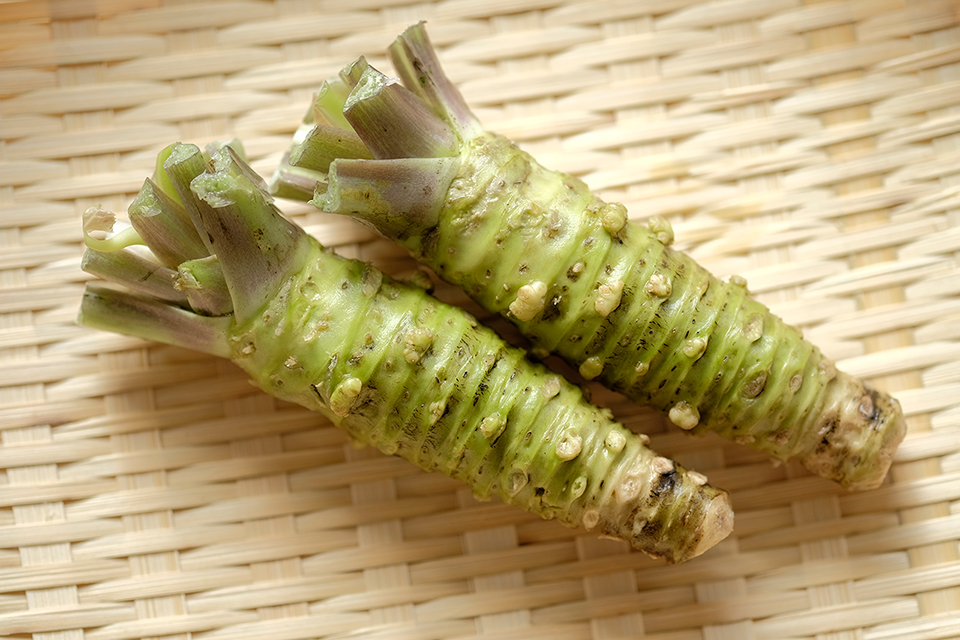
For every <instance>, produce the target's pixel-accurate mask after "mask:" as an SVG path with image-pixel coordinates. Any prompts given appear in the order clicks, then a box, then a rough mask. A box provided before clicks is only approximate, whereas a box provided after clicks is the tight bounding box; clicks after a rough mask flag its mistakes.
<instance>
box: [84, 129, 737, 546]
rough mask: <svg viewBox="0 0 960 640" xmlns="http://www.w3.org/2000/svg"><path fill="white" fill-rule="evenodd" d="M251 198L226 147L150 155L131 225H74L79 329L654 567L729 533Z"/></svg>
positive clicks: (712, 514)
mask: <svg viewBox="0 0 960 640" xmlns="http://www.w3.org/2000/svg"><path fill="white" fill-rule="evenodd" d="M264 186H265V185H263V183H262V181H261V180H260V178H259V177H258V176H256V174H254V173H253V171H252V170H251V169H250V168H249V167H248V166H247V165H246V163H245V162H244V161H243V159H242V157H241V155H240V153H239V151H237V150H236V149H234V148H233V146H232V145H224V146H221V147H220V148H219V150H215V151H213V152H212V157H211V156H209V155H207V154H204V153H203V152H201V150H200V149H199V148H197V147H195V146H192V145H184V144H176V145H172V146H171V147H169V148H168V149H166V150H165V151H164V152H163V153H161V154H160V157H159V159H158V164H157V170H156V173H155V175H154V179H153V180H147V181H146V182H145V184H144V186H143V189H142V190H141V192H140V194H139V195H138V197H137V198H136V199H135V200H134V202H133V203H132V205H131V206H130V209H129V212H128V213H129V218H130V222H131V224H132V227H131V228H129V229H127V230H125V231H123V232H120V233H117V234H115V235H110V233H111V231H112V227H113V222H114V221H113V216H112V214H110V213H109V212H104V211H100V210H97V209H94V210H91V211H89V212H88V215H87V216H86V219H85V236H86V239H87V245H88V250H87V254H86V256H85V259H84V268H85V269H86V270H87V271H89V272H90V273H92V274H94V275H96V276H98V277H100V278H102V279H104V280H107V281H109V282H111V283H112V284H104V283H99V282H92V283H90V284H89V285H88V287H87V290H86V293H85V295H84V298H83V302H82V306H81V311H80V322H81V323H83V324H85V325H87V326H90V327H94V328H99V329H103V330H107V331H114V332H118V333H124V334H129V335H134V336H139V337H142V338H145V339H148V340H156V341H160V342H165V343H169V344H173V345H178V346H182V347H186V348H190V349H195V350H198V351H202V352H206V353H210V354H214V355H217V356H221V357H224V358H229V359H231V360H232V361H233V362H235V363H236V364H237V365H238V366H239V367H240V368H242V369H243V370H244V371H245V372H246V373H247V374H248V375H249V376H250V377H251V379H252V380H253V381H254V382H255V383H256V384H257V385H258V386H259V387H261V388H262V389H264V390H265V391H266V392H268V393H270V394H272V395H274V396H276V397H277V398H280V399H283V400H287V401H291V402H295V403H298V404H301V405H303V406H305V407H308V408H310V409H313V410H316V411H319V412H321V413H323V414H325V415H326V416H327V417H328V418H329V419H330V420H331V421H332V422H333V423H334V424H336V425H338V426H339V427H341V428H342V429H344V430H345V431H346V432H347V433H348V434H350V435H351V436H352V437H353V438H355V439H356V440H358V441H359V442H362V443H366V444H371V445H374V446H376V447H378V448H379V449H380V450H382V451H384V452H385V453H388V454H393V455H397V456H400V457H402V458H405V459H407V460H409V461H410V462H412V463H414V464H416V465H418V466H420V467H422V468H424V469H426V470H429V471H439V472H442V473H444V474H447V475H449V476H451V477H454V478H458V479H460V480H462V481H464V482H465V483H467V484H468V485H470V487H471V488H472V490H473V492H474V493H475V494H476V495H477V496H478V497H480V498H488V497H494V496H495V497H497V498H499V499H501V500H503V501H504V502H507V503H510V504H514V505H518V506H520V507H522V508H525V509H527V510H529V511H531V512H533V513H535V514H538V515H540V516H541V517H543V518H547V519H556V520H558V521H560V522H562V523H564V524H566V525H568V526H580V525H583V526H584V527H586V528H587V529H590V530H593V531H595V532H597V533H598V534H603V535H608V536H613V537H617V538H622V539H625V540H628V541H629V542H630V543H631V544H632V545H633V546H634V547H636V548H637V549H639V550H641V551H644V552H646V553H648V554H650V555H653V556H656V557H661V558H664V559H666V560H667V561H668V562H680V561H683V560H687V559H689V558H692V557H694V556H696V555H699V554H700V553H702V552H704V551H705V550H706V549H708V548H710V547H711V546H713V545H714V544H716V543H717V542H718V541H720V540H722V539H723V538H724V537H726V536H727V535H728V534H729V532H730V530H731V529H732V527H733V515H732V513H731V511H730V504H729V499H728V496H727V494H726V493H724V492H722V491H720V490H718V489H716V488H714V487H712V486H711V485H709V484H707V483H706V478H705V477H704V476H703V475H701V474H699V473H696V472H694V471H687V470H685V469H683V468H682V467H680V466H678V465H677V464H676V463H674V462H673V461H672V460H669V459H667V458H664V457H662V456H659V455H657V454H656V453H655V452H653V451H652V450H651V449H650V448H649V447H648V446H647V445H648V442H649V440H648V439H647V438H646V437H644V436H640V435H637V434H634V433H632V432H630V431H629V430H627V429H625V428H624V427H623V426H622V425H620V424H619V423H617V422H615V421H614V420H613V419H612V417H611V415H610V413H609V411H607V410H603V409H600V408H598V407H596V406H594V405H591V404H589V403H588V402H586V401H585V400H584V398H583V397H582V394H581V391H580V389H579V388H578V387H576V386H574V385H572V384H570V383H569V382H567V381H566V380H564V379H563V378H561V377H559V376H557V375H556V374H554V373H551V372H550V371H548V370H547V369H546V368H544V367H543V366H542V365H539V364H536V363H533V362H531V361H529V360H527V359H526V358H525V355H524V354H523V352H521V351H520V350H518V349H516V348H513V347H510V346H508V345H507V344H506V343H504V342H503V341H502V340H501V339H500V338H499V337H498V336H497V335H496V334H495V333H494V332H492V331H491V330H490V329H487V328H485V327H483V326H481V325H480V324H479V323H478V322H477V321H476V320H475V319H474V318H473V317H472V316H470V315H469V314H467V313H466V312H465V311H463V310H462V309H460V308H458V307H453V306H449V305H446V304H443V303H441V302H439V301H438V300H436V299H435V298H433V297H431V296H430V295H428V294H427V292H426V291H424V290H423V289H421V288H417V287H416V286H413V285H409V284H403V283H400V282H397V281H394V280H392V279H391V278H389V277H387V276H385V275H384V274H383V273H381V272H380V271H378V270H376V269H374V268H373V267H371V266H370V265H367V264H364V263H362V262H358V261H355V260H347V259H344V258H342V257H339V256H337V255H336V254H334V253H333V252H332V251H329V250H328V249H325V248H324V247H322V246H321V245H320V244H319V243H318V242H317V241H316V240H315V239H313V238H312V237H310V236H309V235H307V234H306V233H305V232H304V231H303V230H302V229H300V228H299V227H298V226H296V225H295V224H293V223H291V222H290V221H288V220H286V219H285V218H284V217H283V216H282V215H280V213H279V211H278V210H277V208H276V207H275V206H274V204H273V202H272V200H271V197H270V196H269V194H267V193H266V191H265V190H264ZM104 233H106V234H108V237H106V238H102V237H99V236H102V235H103V234H104ZM131 244H145V245H146V246H147V247H148V248H149V249H150V254H151V255H148V256H143V255H140V254H138V253H136V252H134V251H133V250H131V248H130V247H129V246H128V245H131ZM117 285H119V288H118V287H117Z"/></svg>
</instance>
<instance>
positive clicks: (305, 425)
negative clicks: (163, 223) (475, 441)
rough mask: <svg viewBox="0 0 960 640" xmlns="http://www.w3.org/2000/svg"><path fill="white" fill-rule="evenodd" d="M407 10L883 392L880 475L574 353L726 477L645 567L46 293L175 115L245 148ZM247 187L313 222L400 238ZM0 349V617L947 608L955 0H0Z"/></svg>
mask: <svg viewBox="0 0 960 640" xmlns="http://www.w3.org/2000/svg"><path fill="white" fill-rule="evenodd" d="M421 19H426V20H428V23H429V30H430V35H431V38H432V39H433V41H434V44H435V45H437V47H438V50H439V52H440V56H441V60H442V61H443V63H444V65H445V68H446V69H447V71H448V72H449V74H450V75H451V76H452V77H453V79H454V80H455V81H456V82H457V83H458V85H459V86H460V87H461V89H462V91H463V93H464V95H465V97H466V98H467V100H468V102H470V104H471V105H472V106H474V107H475V110H476V112H477V114H478V115H479V116H480V118H481V119H482V120H483V122H484V124H485V125H486V126H487V127H488V128H489V129H492V130H495V131H498V132H500V133H503V134H506V135H508V136H511V137H513V138H514V139H516V140H518V141H519V142H520V143H521V144H522V145H523V146H524V147H525V148H526V149H528V150H530V151H531V152H533V153H534V155H536V156H537V157H538V158H539V159H540V160H541V161H542V162H543V163H544V164H546V165H547V166H551V167H554V168H558V169H563V170H566V171H569V172H571V173H574V174H576V175H578V176H580V177H582V178H583V179H585V180H586V181H587V182H588V183H589V184H590V185H591V186H592V187H594V188H595V189H598V190H599V191H600V192H601V193H602V195H604V196H605V197H606V198H608V199H613V200H620V201H622V202H624V204H626V205H627V206H628V208H629V209H630V212H631V215H632V217H634V218H635V219H638V220H643V219H645V218H647V217H648V216H652V215H663V216H667V217H669V219H670V220H671V221H672V222H673V224H674V228H675V230H676V236H677V238H678V244H679V245H680V246H681V247H682V248H684V249H686V250H687V251H689V252H690V253H692V254H693V255H694V256H695V257H696V258H697V259H698V260H699V261H700V262H701V263H702V264H704V265H705V266H707V267H708V268H710V269H712V270H713V271H714V272H715V273H716V274H717V275H721V276H728V275H731V274H739V275H742V276H744V277H745V278H746V279H747V281H748V282H749V284H750V289H751V290H752V291H753V292H754V293H755V295H756V296H757V297H758V298H760V299H761V300H762V301H764V302H765V303H767V304H768V305H769V306H771V307H772V308H773V309H774V311H775V312H777V313H778V314H779V315H781V316H782V317H784V318H785V319H786V320H788V321H789V322H791V323H794V324H796V325H799V326H801V327H802V328H803V329H804V331H805V334H806V335H807V336H808V337H809V338H810V339H812V340H813V341H814V342H815V343H817V344H818V345H819V346H820V347H821V348H822V349H823V350H824V352H825V353H827V354H828V355H829V356H830V357H832V358H834V359H836V360H837V361H838V365H839V366H840V367H841V368H843V369H846V370H847V371H850V372H851V373H854V374H856V375H860V376H863V377H865V378H868V379H869V380H871V381H872V382H873V383H874V384H876V385H877V386H879V387H881V388H883V389H885V390H888V391H891V392H893V393H894V394H895V395H896V396H897V397H898V398H899V399H900V400H901V402H902V404H903V407H904V410H905V412H906V414H907V416H908V421H909V427H910V433H909V435H908V437H907V439H906V441H905V442H904V444H903V446H902V447H901V450H900V452H899V453H898V456H897V459H896V462H895V465H894V468H893V470H892V472H891V476H890V479H889V480H888V482H887V483H886V484H885V485H884V486H883V487H881V488H880V489H877V490H875V491H872V492H867V493H858V494H854V493H847V492H845V491H843V490H842V489H840V488H839V487H837V486H835V485H833V484H832V483H830V482H827V481H825V480H822V479H819V478H815V477H812V476H810V475H809V474H808V473H806V472H805V471H803V470H802V469H800V468H799V467H795V466H793V465H784V466H774V465H772V464H771V463H770V462H769V461H768V460H767V459H765V458H764V457H763V456H762V455H759V454H756V453H753V452H751V451H750V450H748V449H746V448H743V447H740V446H738V445H736V444H734V443H729V442H723V441H720V440H719V439H717V438H711V437H705V438H693V437H689V436H687V435H686V434H683V433H680V432H679V430H678V429H675V428H673V427H671V426H668V425H667V423H666V421H665V420H664V419H663V417H662V416H660V415H659V414H657V413H654V412H652V411H650V410H648V409H644V408H639V407H636V406H634V405H632V404H630V403H629V402H627V401H625V400H624V399H623V398H621V397H619V396H617V395H615V394H612V393H610V392H606V391H603V390H602V389H600V388H599V387H596V386H593V385H591V386H590V388H591V390H592V391H593V398H594V400H595V401H596V402H598V403H600V404H605V405H607V406H609V407H611V409H612V410H613V411H614V413H615V415H616V416H617V418H618V419H620V420H622V421H623V422H624V423H625V424H627V425H628V426H630V427H631V428H633V429H635V430H638V431H643V432H645V433H648V434H650V435H651V437H652V440H653V446H654V448H655V449H657V450H658V451H660V452H661V453H663V454H664V455H669V456H671V457H674V458H676V459H678V460H680V461H681V462H682V463H684V464H685V465H686V466H689V467H694V468H696V469H698V470H700V471H703V472H705V473H706V474H708V475H709V477H710V479H711V482H712V483H713V484H716V485H718V486H722V487H724V488H726V489H728V490H729V491H730V492H731V496H732V499H733V505H734V508H735V509H736V511H737V524H736V530H735V532H734V534H733V535H732V536H731V537H730V538H729V539H728V540H726V541H724V542H723V543H721V544H720V545H719V546H718V547H716V548H715V549H713V550H711V551H710V552H708V553H707V554H706V555H704V556H702V557H700V558H698V559H696V560H693V561H691V562H689V563H686V564H683V565H679V566H672V567H670V566H664V565H662V564H660V563H658V562H655V561H653V560H651V559H649V558H647V557H645V556H643V555H642V554H639V553H635V552H631V551H629V550H628V549H627V548H626V547H625V546H623V545H622V544H620V543H616V542H613V541H609V540H599V539H596V538H595V537H593V536H591V535H589V534H586V533H584V532H583V531H574V530H568V529H565V528H563V527H562V526H560V525H558V524H556V523H552V522H544V521H540V520H539V519H537V518H535V517H534V516H531V515H529V514H526V513H524V512H522V511H518V510H516V509H513V508H508V507H505V506H503V505H500V504H498V503H492V502H486V503H481V502H477V501H476V500H474V499H473V497H472V496H471V495H470V492H469V490H468V489H465V488H464V487H463V486H461V485H459V484H458V483H456V482H453V481H451V480H448V479H446V478H443V477H440V476H437V475H430V474H425V473H422V472H420V471H419V470H417V469H416V468H414V467H412V466H410V465H409V464H407V463H405V462H402V461H400V460H397V459H393V458H388V457H385V456H383V455H381V454H379V453H378V452H376V451H371V450H365V449H357V448H355V447H354V446H352V445H351V444H350V443H349V442H347V439H346V437H345V436H344V435H342V434H341V433H340V432H339V431H338V430H336V429H335V428H333V427H332V426H331V425H330V424H329V423H327V422H326V421H325V420H324V419H323V418H321V417H319V416H317V415H314V414H311V413H309V412H307V411H306V410H303V409H300V408H298V407H293V406H289V405H286V404H283V403H280V402H278V401H275V400H273V399H271V398H270V397H268V396H266V395H264V394H263V393H261V392H259V391H258V390H256V389H254V388H253V387H251V386H250V385H249V384H248V382H247V380H246V378H245V377H244V376H243V375H242V374H241V373H240V372H239V370H237V369H236V368H235V367H233V366H232V365H231V364H229V363H227V362H224V361H220V360H217V359H215V358H212V357H207V356H203V355H198V354H194V353H190V352H187V351H183V350H180V349H175V348H172V347H166V346H162V345H156V344H148V343H145V342H143V341H140V340H135V339H132V338H126V337H122V336H116V335H110V334H105V333H99V332H96V331H91V330H87V329H84V328H81V327H78V326H76V324H75V323H74V318H75V315H76V311H77V307H78V304H79V299H80V294H81V292H82V289H83V283H84V282H85V281H86V279H87V276H86V275H84V274H83V273H82V272H81V271H80V269H79V261H80V256H81V254H82V239H81V232H80V215H81V214H82V212H83V211H84V210H85V209H86V208H87V207H90V206H92V205H97V204H99V205H102V206H103V207H104V208H106V209H111V210H114V211H117V212H119V213H122V212H124V211H125V210H126V206H127V205H128V204H129V202H130V201H131V199H132V197H133V195H134V194H135V193H136V191H137V190H138V189H139V187H140V185H141V183H142V181H143V179H144V178H145V177H146V176H148V175H149V174H150V173H151V171H152V169H153V162H154V157H155V154H156V152H157V151H158V150H159V149H161V148H162V147H164V146H166V145H167V144H169V143H171V142H174V141H177V140H182V141H185V142H193V143H196V144H199V145H204V144H206V143H207V142H210V141H213V140H218V139H225V138H232V137H239V138H241V139H242V140H243V142H244V144H245V147H246V150H247V153H248V155H249V156H250V157H251V159H252V161H253V165H254V168H256V169H257V170H259V171H261V172H262V173H264V174H267V175H268V174H269V173H270V172H271V171H272V169H273V167H275V166H276V164H277V162H278V161H279V158H280V154H281V153H282V151H283V150H284V149H285V148H286V146H287V144H288V141H289V136H290V135H291V133H292V132H293V130H294V129H295V128H296V126H297V125H298V123H299V121H300V118H301V116H302V114H303V112H304V111H305V109H306V106H307V104H308V102H309V100H310V97H311V95H312V92H313V91H314V90H315V89H316V88H317V87H318V86H319V84H320V83H321V82H322V80H323V79H325V78H326V77H327V76H329V75H331V74H333V73H335V72H337V71H338V70H339V69H340V68H341V67H342V66H343V65H345V64H346V63H348V62H350V61H352V60H353V59H354V58H355V57H356V56H358V55H361V54H363V55H366V56H367V57H368V59H370V61H371V62H372V63H373V64H374V65H377V66H379V67H381V68H384V69H389V65H388V64H387V61H386V59H385V57H384V53H383V52H384V50H385V47H386V46H387V45H388V44H389V43H390V42H391V41H392V39H393V38H394V37H395V36H396V35H397V34H398V33H399V32H400V31H402V30H403V28H405V27H406V26H407V25H409V24H411V23H413V22H416V21H418V20H421ZM281 204H282V208H284V209H285V210H286V211H287V212H288V213H289V214H290V215H291V216H293V217H294V218H295V219H296V220H297V221H298V222H300V223H301V224H303V225H304V226H306V227H307V229H308V230H309V231H311V232H312V233H314V234H315V235H316V236H317V237H318V238H319V239H320V240H321V241H322V242H324V243H325V244H327V245H329V246H333V247H336V248H337V250H338V251H340V252H341V253H343V254H345V255H349V256H353V257H361V258H364V259H368V260H371V261H373V262H375V263H377V264H378V265H379V266H381V267H383V268H384V269H385V270H387V271H388V272H391V273H394V274H398V273H401V272H403V271H405V270H409V269H412V268H413V267H414V265H413V263H412V262H411V261H410V260H409V259H408V258H406V257H405V255H404V254H402V253H401V251H400V250H398V249H397V248H395V247H393V246H392V245H390V244H389V243H387V242H385V241H384V240H381V239H378V238H375V237H374V236H373V235H372V234H371V233H370V232H369V231H367V230H365V229H364V228H363V227H361V226H359V225H357V224H355V223H353V222H351V221H350V220H346V219H341V218H338V217H333V216H327V215H324V214H320V213H317V212H315V211H312V210H310V209H309V208H308V207H306V206H304V205H294V204H290V203H281ZM439 295H440V296H441V297H444V298H446V299H447V300H449V301H453V302H456V303H458V304H464V305H466V306H468V307H470V308H471V310H473V311H476V309H475V308H473V307H471V306H470V305H469V304H467V303H466V301H465V300H464V298H463V296H462V295H461V294H458V293H457V292H455V291H452V290H450V289H449V288H443V287H441V288H440V290H439ZM481 315H482V314H481ZM488 320H489V319H488ZM492 322H493V324H494V325H495V326H496V327H497V328H499V329H504V330H505V331H506V332H507V333H508V334H509V331H508V330H506V329H505V327H504V325H503V323H498V322H496V321H492ZM0 362H2V363H3V366H0V636H2V637H11V638H37V639H41V638H42V639H44V640H53V639H58V640H59V639H62V640H81V639H86V640H126V639H133V638H155V637H163V638H170V639H177V640H179V639H184V640H185V639H188V638H192V639H196V640H219V639H226V638H231V639H233V638H236V639H254V638H257V639H259V638H263V639H267V640H288V639H290V640H293V639H300V638H321V637H322V638H365V639H366V638H369V639H373V638H383V639H387V638H390V639H409V640H430V639H434V638H461V639H465V638H476V637H484V638H497V639H502V640H508V639H517V640H519V639H527V638H531V639H535V638H545V639H546V638H549V639H551V640H617V639H619V640H623V639H626V638H640V637H648V638H654V639H658V640H763V639H776V638H830V639H837V640H846V639H850V640H854V639H856V640H893V639H899V640H948V639H951V638H960V547H958V539H960V15H958V8H957V4H956V2H955V0H849V1H843V0H826V1H819V0H806V1H804V0H717V1H701V0H614V1H611V2H587V1H580V2H577V1H570V2H560V1H556V0H511V1H510V2H498V1H495V0H442V1H439V2H420V3H414V2H411V1H410V0H385V1H382V2H374V1H371V0H356V1H355V2H352V3H346V2H343V3H337V2H331V1H329V0H316V1H308V0H276V1H269V0H236V1H224V2H216V1H211V0H203V1H200V2H187V1H185V0H184V1H176V0H173V1H166V2H164V1H161V0H90V1H85V0H47V1H43V2H34V1H31V2H0Z"/></svg>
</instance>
